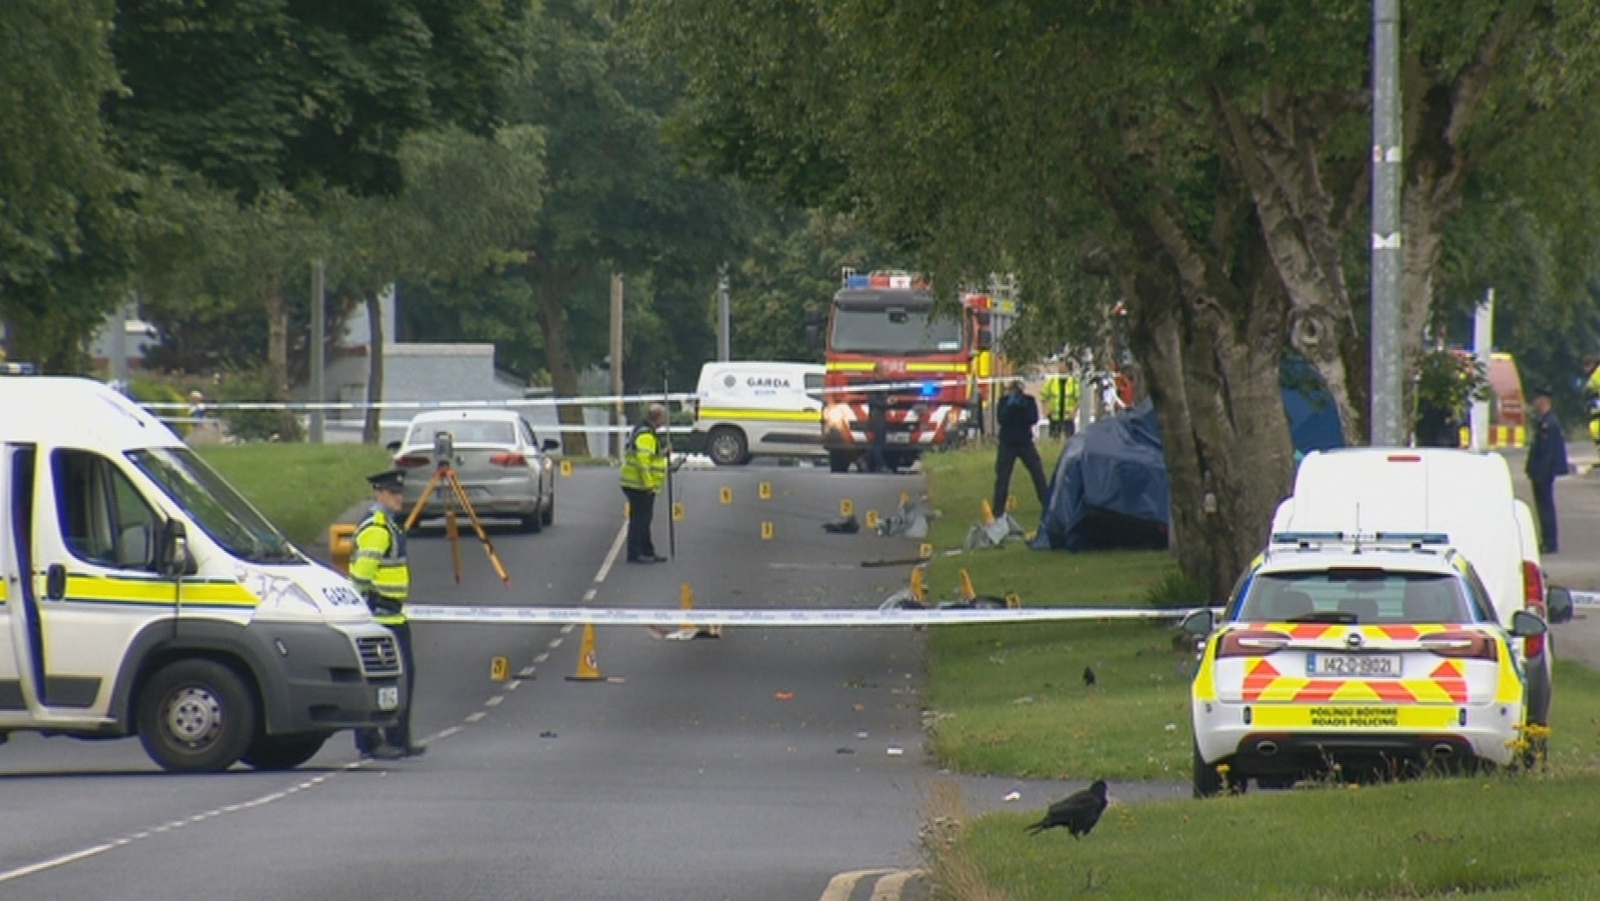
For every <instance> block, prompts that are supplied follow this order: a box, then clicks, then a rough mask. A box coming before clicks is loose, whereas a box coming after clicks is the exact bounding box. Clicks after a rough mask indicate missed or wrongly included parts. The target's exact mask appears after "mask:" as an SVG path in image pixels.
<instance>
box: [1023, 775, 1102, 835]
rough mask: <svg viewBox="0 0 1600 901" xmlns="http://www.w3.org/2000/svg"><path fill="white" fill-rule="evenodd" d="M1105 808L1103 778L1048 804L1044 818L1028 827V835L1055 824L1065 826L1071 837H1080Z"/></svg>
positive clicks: (1051, 827)
mask: <svg viewBox="0 0 1600 901" xmlns="http://www.w3.org/2000/svg"><path fill="white" fill-rule="evenodd" d="M1105 809H1106V783H1105V780H1103V779H1097V780H1095V783H1094V784H1093V785H1091V786H1089V787H1088V788H1086V789H1084V790H1083V791H1081V792H1074V793H1072V794H1070V795H1068V796H1066V797H1065V798H1062V799H1061V800H1059V801H1057V802H1056V803H1054V804H1051V805H1050V809H1049V810H1047V811H1045V815H1044V819H1042V820H1040V821H1039V822H1037V823H1034V824H1033V825H1032V826H1029V827H1028V834H1029V835H1038V834H1039V833H1041V832H1043V831H1045V830H1046V829H1054V828H1056V827H1057V826H1065V827H1067V831H1068V832H1070V833H1072V837H1073V838H1082V837H1083V836H1085V835H1088V834H1089V830H1091V829H1093V828H1094V824H1095V823H1098V822H1100V814H1102V813H1104V812H1105Z"/></svg>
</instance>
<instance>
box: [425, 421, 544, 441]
mask: <svg viewBox="0 0 1600 901" xmlns="http://www.w3.org/2000/svg"><path fill="white" fill-rule="evenodd" d="M436 432H449V433H450V436H451V439H452V440H453V441H454V443H455V444H456V445H458V446H459V445H463V444H497V445H512V444H516V443H517V426H516V423H513V422H509V421H507V420H503V419H459V420H446V421H443V422H418V423H414V424H412V426H411V432H410V434H408V435H406V445H407V446H408V447H420V446H428V447H432V446H433V436H434V433H436Z"/></svg>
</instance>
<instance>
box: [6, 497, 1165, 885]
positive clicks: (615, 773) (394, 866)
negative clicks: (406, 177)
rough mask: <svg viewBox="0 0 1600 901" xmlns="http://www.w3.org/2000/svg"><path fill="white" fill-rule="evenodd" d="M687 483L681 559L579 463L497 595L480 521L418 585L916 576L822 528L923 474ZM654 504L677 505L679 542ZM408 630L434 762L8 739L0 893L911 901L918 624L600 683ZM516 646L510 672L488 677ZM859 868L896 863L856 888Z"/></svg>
mask: <svg viewBox="0 0 1600 901" xmlns="http://www.w3.org/2000/svg"><path fill="white" fill-rule="evenodd" d="M676 481H677V484H678V487H679V490H680V499H681V501H682V503H683V504H684V507H685V518H684V520H683V521H682V522H679V523H678V524H677V529H676V531H677V556H676V559H675V560H674V561H672V562H670V563H666V564H660V565H656V566H630V565H626V564H623V563H622V562H621V561H620V560H616V561H615V565H609V564H611V563H612V561H613V560H614V558H616V557H618V556H620V555H619V554H618V553H617V548H618V547H619V542H618V539H619V538H620V534H619V530H620V527H621V524H622V518H621V513H622V509H621V508H622V497H621V493H620V492H619V491H618V490H617V487H616V475H615V471H614V470H609V469H578V470H576V471H575V473H574V474H573V476H571V477H570V478H564V479H562V480H561V482H560V484H559V486H558V508H557V518H556V524H555V525H554V526H553V527H551V528H549V529H546V530H545V531H544V533H542V534H539V535H520V534H513V533H511V532H509V531H503V530H500V529H498V528H496V529H495V530H494V531H493V535H492V540H493V541H494V544H495V547H496V549H497V550H498V552H499V556H500V557H501V559H502V560H503V561H504V563H505V565H506V567H507V569H508V570H509V573H510V575H511V579H512V585H511V586H510V587H509V588H508V587H506V586H503V585H502V584H501V583H500V581H499V580H498V579H497V578H496V577H495V575H494V574H493V572H492V570H491V569H490V566H489V563H488V561H487V560H486V559H485V557H484V554H483V551H482V550H481V549H480V547H479V545H478V542H477V541H476V540H474V539H473V538H471V537H470V533H469V535H468V537H466V538H464V539H463V541H462V544H461V548H460V550H461V553H462V562H463V568H464V573H463V578H462V581H461V583H460V584H459V585H457V584H456V583H455V581H454V579H453V577H452V575H451V567H450V563H449V559H450V558H449V548H448V544H447V542H446V541H445V540H444V539H443V538H442V537H440V536H438V535H434V536H431V537H429V536H421V537H417V538H414V539H413V540H412V542H411V546H410V556H411V560H412V565H413V570H414V590H413V597H414V598H416V599H417V600H418V601H419V602H421V603H441V604H492V605H518V604H520V605H545V604H557V605H571V604H587V605H594V606H629V607H677V606H678V604H679V598H680V594H679V592H680V585H682V584H685V583H687V584H689V585H690V586H691V588H692V590H693V594H694V598H695V601H696V603H697V604H698V605H700V606H722V607H799V606H816V607H850V606H875V605H876V604H877V603H878V602H879V601H881V600H882V599H883V598H884V597H885V596H886V595H888V594H889V593H890V592H891V591H893V590H894V589H895V588H897V587H899V585H900V584H901V583H902V582H903V580H904V579H905V578H906V576H907V573H908V568H907V567H904V566H901V567H892V568H890V567H886V568H863V567H861V566H860V565H859V564H860V562H861V560H863V559H866V558H878V557H908V556H913V555H915V553H916V545H915V543H913V542H909V541H905V540H899V539H888V538H881V537H878V536H876V535H869V534H867V533H866V532H865V531H863V532H862V533H861V534H859V535H854V536H846V535H829V534H826V533H824V532H823V531H822V530H821V528H820V524H821V523H823V522H825V521H828V520H830V519H834V518H837V516H838V514H839V503H840V501H841V500H842V499H846V498H848V499H850V500H852V501H853V502H854V504H855V505H856V508H857V510H858V512H860V513H864V512H865V511H866V510H868V509H877V510H879V511H883V512H884V513H888V512H889V511H891V510H892V509H893V508H894V506H895V505H896V504H897V503H898V501H899V498H900V495H901V492H903V491H915V490H917V489H918V488H919V487H920V479H919V478H917V477H915V476H905V475H902V476H892V475H883V476H872V475H861V474H848V475H839V476H834V475H830V474H828V473H827V472H826V470H824V469H819V468H812V467H800V468H796V467H777V466H766V467H761V466H754V467H749V468H743V469H737V470H731V471H730V470H714V471H707V472H691V471H684V472H682V473H679V475H678V476H677V478H676ZM762 481H766V482H770V484H771V486H772V488H773V491H772V497H771V499H770V500H763V499H761V498H760V497H759V491H758V485H759V483H760V482H762ZM723 488H728V489H731V491H732V492H733V497H732V503H729V504H723V503H722V502H721V498H720V496H719V495H720V491H721V489H723ZM666 515H667V509H666V508H665V505H661V506H660V507H659V508H658V512H657V520H656V536H657V542H658V545H659V547H660V549H661V550H663V551H665V549H666V547H667V537H668V536H667V527H666V521H665V520H666ZM763 522H770V523H772V530H773V535H772V538H771V539H763V538H762V535H761V532H762V529H761V524H762V523H763ZM415 629H416V644H417V648H418V656H419V666H418V672H419V683H418V690H417V699H416V704H415V708H414V710H415V719H416V727H417V733H418V735H419V736H421V737H423V738H424V740H426V741H427V743H428V745H429V752H428V754H427V756H425V757H422V758H419V759H414V760H406V761H399V762H395V763H374V762H366V763H362V762H359V761H358V760H357V758H356V756H355V753H354V750H353V747H352V743H351V739H350V737H349V735H348V733H344V734H340V735H337V736H335V737H334V739H333V740H331V741H330V742H329V744H328V745H327V746H326V747H325V748H324V749H323V751H322V752H321V753H320V754H319V755H318V756H317V757H316V758H315V759H314V760H313V761H312V762H311V763H309V764H308V765H307V766H305V767H303V768H301V769H299V770H296V771H294V772H290V773H256V772H251V771H248V770H244V769H236V770H235V771H234V772H231V773H228V774H225V775H218V776H175V775H169V774H164V773H160V772H158V771H157V770H156V769H155V767H154V766H153V765H152V764H151V763H150V762H149V761H148V760H147V759H146V757H145V756H144V754H143V752H142V750H141V749H140V747H139V745H138V743H137V742H136V741H131V740H126V741H110V742H97V743H89V742H79V741H74V740H70V739H65V738H46V737H41V736H37V735H31V734H30V735H18V736H15V737H14V738H12V740H11V741H10V742H9V743H8V744H7V745H6V746H5V747H4V748H0V784H3V791H4V793H5V797H6V798H7V812H8V816H7V817H5V818H4V819H3V821H0V897H4V898H6V899H8V901H33V899H60V898H85V899H91V898H162V899H205V901H225V899H258V898H267V897H271V898H281V899H300V898H304V899H318V901H321V899H328V898H338V899H350V901H369V899H370V901H403V899H439V898H497V899H498V898H538V899H549V901H559V899H594V898H606V899H614V901H630V899H639V901H645V899H649V901H670V899H685V901H689V899H693V901H713V899H750V898H761V899H773V901H784V899H792V901H812V899H817V898H819V897H827V898H828V899H829V901H851V899H859V901H865V899H866V898H868V897H869V895H871V896H872V897H874V898H877V897H880V896H878V895H873V894H872V893H873V892H875V891H883V892H885V894H884V895H883V896H882V897H888V898H893V897H896V891H895V887H896V886H898V885H901V884H902V882H901V880H903V878H904V877H903V875H901V874H900V873H899V871H903V870H906V869H908V868H912V867H915V866H917V865H918V863H919V860H918V858H917V855H916V853H915V851H916V848H915V840H916V834H917V827H918V824H919V822H920V818H919V809H920V807H921V805H922V798H923V793H924V792H925V791H926V789H927V787H928V786H929V785H930V784H931V780H932V779H933V778H934V777H935V773H934V771H933V770H932V769H931V768H930V767H929V766H928V764H927V762H926V760H925V756H924V751H923V746H922V732H921V728H920V722H919V716H920V714H919V709H920V702H919V697H920V691H921V684H920V679H921V673H922V664H921V660H922V648H921V644H920V636H921V634H922V633H919V632H916V631H913V630H910V629H896V630H889V629H876V630H838V629H835V630H783V629H769V630H733V631H730V632H729V633H728V634H727V635H726V636H725V637H723V638H722V639H720V640H707V641H692V642H673V641H664V640H661V639H659V638H657V637H655V636H653V635H652V634H651V633H649V632H647V631H646V630H644V629H639V628H626V629H624V628H622V627H615V628H606V627H601V628H600V629H598V630H597V636H598V639H597V643H596V655H597V663H598V666H599V669H600V670H601V671H602V674H603V675H604V676H606V677H607V680H606V681H604V682H599V683H594V682H572V681H568V680H567V679H566V678H565V676H568V675H571V674H573V673H575V672H576V666H577V653H578V650H579V648H578V645H579V641H578V638H579V636H580V635H581V632H579V631H571V630H570V628H564V627H560V626H548V627H539V626H482V625H445V624H419V625H417V626H416V627H415ZM500 655H503V656H506V657H508V658H509V659H510V661H511V671H512V673H513V675H514V676H515V677H516V678H514V679H512V680H511V681H509V682H494V681H492V680H491V679H490V666H491V659H492V658H494V657H495V656H500ZM968 784H969V785H971V786H974V790H975V791H976V792H977V793H978V795H979V797H978V800H979V801H980V802H981V804H982V806H995V805H996V804H997V803H999V802H998V799H999V798H1000V797H1001V795H1002V793H1003V792H1006V791H1009V790H1010V789H1011V788H1013V787H1016V788H1019V789H1020V790H1022V791H1023V792H1024V797H1023V799H1022V800H1021V801H1020V802H1017V806H1018V807H1029V808H1031V807H1043V806H1044V805H1045V804H1047V803H1048V802H1049V801H1050V800H1053V799H1054V798H1055V797H1059V795H1060V793H1062V792H1063V791H1065V790H1067V789H1069V788H1075V787H1081V786H1057V785H1051V784H1032V785H1023V786H1012V785H1010V784H1008V783H1006V782H1004V781H1003V780H991V781H988V782H982V783H979V782H975V781H972V780H969V782H968ZM1179 791H1181V787H1178V788H1169V789H1162V788H1154V789H1146V790H1145V791H1144V793H1146V794H1148V793H1151V792H1154V793H1156V794H1160V793H1162V792H1167V793H1171V794H1176V793H1178V792H1179ZM857 871H882V872H871V873H869V874H867V875H864V876H859V877H858V876H852V875H845V876H839V874H851V873H855V872H857ZM830 882H831V883H832V888H830V887H829V886H830ZM906 885H908V886H909V890H908V891H907V892H906V894H905V897H907V898H911V897H918V896H919V894H918V890H919V883H917V882H916V881H914V880H913V881H911V882H909V883H906ZM825 892H826V893H827V894H826V895H825Z"/></svg>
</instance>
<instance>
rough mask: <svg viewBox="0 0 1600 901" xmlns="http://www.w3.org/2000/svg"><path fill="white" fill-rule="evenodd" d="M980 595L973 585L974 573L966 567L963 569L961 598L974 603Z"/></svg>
mask: <svg viewBox="0 0 1600 901" xmlns="http://www.w3.org/2000/svg"><path fill="white" fill-rule="evenodd" d="M977 597H978V591H977V589H975V588H973V587H972V575H971V574H970V573H968V572H967V571H966V570H965V569H962V570H961V599H962V600H963V601H966V602H967V603H969V604H970V603H972V602H973V601H974V600H976V599H977Z"/></svg>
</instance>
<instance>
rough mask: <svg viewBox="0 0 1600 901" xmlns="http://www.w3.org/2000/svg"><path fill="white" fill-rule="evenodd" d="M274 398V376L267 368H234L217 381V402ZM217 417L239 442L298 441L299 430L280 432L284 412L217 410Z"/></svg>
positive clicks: (255, 400)
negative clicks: (272, 376)
mask: <svg viewBox="0 0 1600 901" xmlns="http://www.w3.org/2000/svg"><path fill="white" fill-rule="evenodd" d="M271 398H272V378H271V376H269V375H268V374H267V371H266V370H265V369H247V370H234V371H231V372H228V373H226V374H224V375H223V376H222V378H221V379H219V380H218V382H217V387H216V397H215V398H214V399H215V400H217V401H221V402H223V403H261V402H264V401H267V400H270V399H271ZM216 416H217V418H218V419H221V420H222V421H223V423H225V424H226V425H227V427H228V434H230V435H232V436H233V437H234V438H237V439H239V440H240V441H298V440H300V434H299V431H300V430H299V429H298V428H295V429H294V430H293V431H292V433H291V434H288V435H284V434H282V433H281V429H282V425H283V415H282V414H281V413H279V412H278V411H277V410H229V409H224V410H217V411H216Z"/></svg>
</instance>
